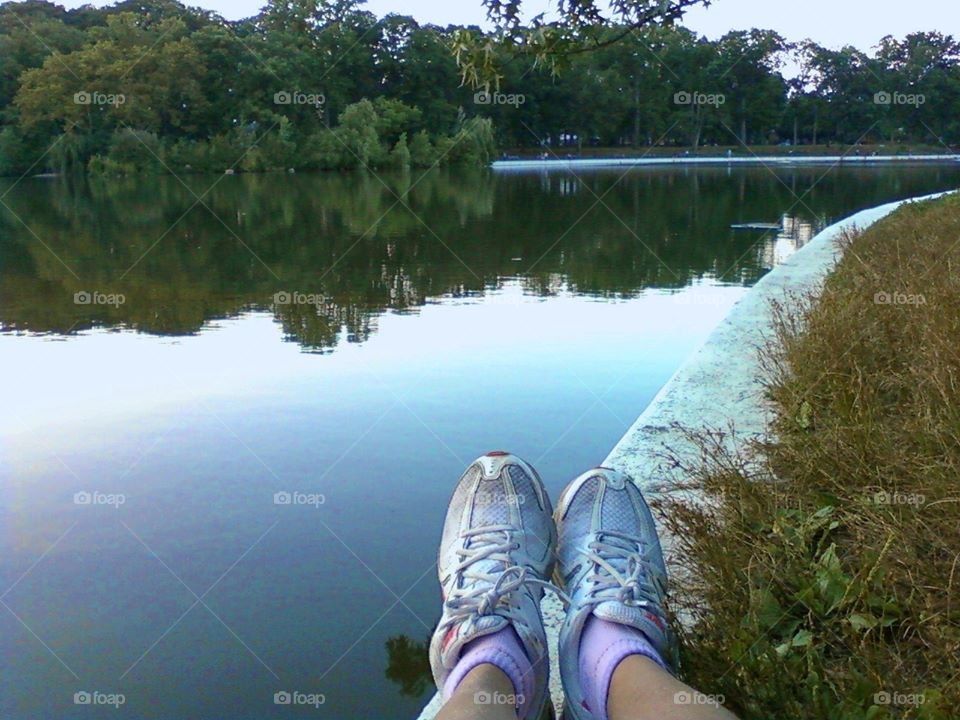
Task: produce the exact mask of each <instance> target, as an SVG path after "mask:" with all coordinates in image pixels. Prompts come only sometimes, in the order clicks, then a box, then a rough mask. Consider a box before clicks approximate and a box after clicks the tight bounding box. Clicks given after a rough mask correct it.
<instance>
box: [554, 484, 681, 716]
mask: <svg viewBox="0 0 960 720" xmlns="http://www.w3.org/2000/svg"><path fill="white" fill-rule="evenodd" d="M556 522H557V527H558V529H559V534H560V538H559V546H558V561H559V562H558V565H557V571H556V582H557V584H558V585H559V586H560V587H561V588H563V589H564V590H565V591H566V592H567V593H568V594H569V595H570V607H569V609H568V610H567V617H566V620H565V621H564V623H563V626H562V627H561V628H560V677H561V679H562V680H563V689H564V692H565V693H566V697H567V702H566V704H565V710H566V711H568V712H569V716H572V717H573V718H574V719H575V720H594V715H593V714H592V713H591V712H590V711H589V710H588V709H587V707H586V705H585V703H584V692H583V690H582V688H581V687H580V637H581V634H582V633H583V628H584V625H585V624H586V622H587V619H588V618H589V617H590V616H591V615H595V616H596V617H598V618H600V619H601V620H606V621H608V622H613V623H619V624H621V625H626V626H629V627H632V628H636V629H637V630H639V631H640V632H642V633H643V634H644V635H645V636H646V638H647V640H649V642H650V644H651V645H652V646H653V647H654V649H655V650H656V651H657V652H658V653H659V655H660V657H661V659H662V660H663V661H664V662H665V663H667V665H669V666H670V667H675V666H676V665H675V657H676V641H675V638H674V636H673V633H672V632H671V631H670V627H669V625H668V623H667V616H666V612H665V610H664V599H665V597H666V583H667V571H666V567H665V566H664V562H663V552H662V551H661V549H660V540H659V538H658V537H657V529H656V525H655V524H654V522H653V516H652V515H651V513H650V508H649V507H647V503H646V502H645V501H644V499H643V495H642V494H641V492H640V490H639V488H637V486H636V485H635V484H634V483H633V481H632V480H631V479H630V478H629V477H628V476H627V475H624V474H623V473H620V472H617V471H616V470H610V469H608V468H596V469H594V470H590V471H588V472H585V473H584V474H583V475H581V476H580V477H578V478H577V479H576V480H574V481H573V482H571V483H570V484H569V485H568V486H567V488H566V489H565V490H564V491H563V493H562V494H561V495H560V502H559V503H558V506H557V512H556Z"/></svg>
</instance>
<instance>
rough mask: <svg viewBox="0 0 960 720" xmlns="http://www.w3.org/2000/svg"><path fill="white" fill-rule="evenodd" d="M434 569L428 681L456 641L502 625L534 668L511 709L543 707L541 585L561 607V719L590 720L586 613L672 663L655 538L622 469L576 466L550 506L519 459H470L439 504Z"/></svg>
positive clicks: (451, 656) (529, 713) (546, 703)
mask: <svg viewBox="0 0 960 720" xmlns="http://www.w3.org/2000/svg"><path fill="white" fill-rule="evenodd" d="M438 568H439V576H440V584H441V587H442V592H443V599H444V602H443V614H442V616H441V619H440V623H439V625H438V626H437V630H436V632H435V633H434V635H433V638H432V641H431V643H430V664H431V668H432V670H433V675H434V679H435V680H436V682H437V685H438V687H441V688H442V687H443V686H444V683H445V681H446V680H447V678H448V677H449V676H450V674H451V673H452V672H453V670H454V668H455V667H456V663H457V661H458V659H459V657H460V654H461V650H462V649H463V648H464V646H465V645H467V644H468V643H470V642H471V641H473V640H477V639H479V638H482V637H485V636H487V635H491V634H493V633H496V632H499V631H500V630H503V629H504V628H507V627H512V629H513V630H514V631H515V632H516V635H517V636H518V637H519V639H520V641H521V643H522V645H523V649H524V650H525V651H526V654H527V656H528V658H529V659H530V661H531V664H532V666H533V668H534V673H533V674H534V676H535V678H534V687H535V691H534V693H533V697H532V698H525V699H524V702H523V706H524V712H523V713H522V715H523V716H526V717H529V718H540V717H543V716H544V715H545V714H547V713H548V712H549V710H550V708H551V705H550V691H549V658H548V651H547V641H546V632H545V630H544V623H543V618H542V615H541V612H540V600H541V598H542V597H543V594H544V591H545V590H549V589H555V590H557V592H558V595H560V597H561V598H562V599H563V600H564V602H565V604H566V605H567V612H566V618H565V621H564V623H563V625H562V627H561V630H560V643H559V655H560V658H559V660H560V662H559V665H560V675H561V679H562V682H563V689H564V693H565V695H566V711H567V712H566V714H567V716H571V715H572V716H573V718H575V720H590V719H592V718H593V714H592V713H591V712H590V710H589V708H588V707H587V704H586V703H585V698H584V690H583V689H582V688H581V686H580V674H579V649H580V638H581V634H582V632H583V628H584V625H585V624H586V622H587V620H588V619H589V618H590V617H591V616H594V617H597V618H600V619H601V620H605V621H607V622H612V623H618V624H622V625H625V626H627V627H630V628H634V629H636V630H639V631H640V632H642V633H643V635H644V636H645V637H646V638H647V640H648V641H649V642H650V644H651V645H652V646H653V647H654V649H655V650H656V651H657V652H658V653H659V655H660V657H661V658H662V659H663V660H664V662H665V663H666V664H667V665H668V666H670V667H671V668H675V664H676V660H675V658H676V642H675V638H674V636H673V634H672V633H671V631H670V629H669V625H668V621H667V617H666V612H665V608H664V600H665V596H666V578H667V576H666V568H665V566H664V561H663V553H662V550H661V548H660V541H659V539H658V536H657V531H656V527H655V525H654V521H653V517H652V515H651V513H650V509H649V507H648V506H647V504H646V502H645V501H644V499H643V495H642V494H641V492H640V490H639V489H638V488H637V486H636V485H635V484H634V483H633V482H632V480H631V479H630V478H629V477H628V476H626V475H624V474H623V473H620V472H617V471H615V470H611V469H608V468H596V469H594V470H590V471H588V472H586V473H584V474H583V475H581V476H579V477H578V478H576V479H575V480H573V482H571V483H570V484H569V485H568V486H567V487H566V489H565V490H564V491H563V493H562V494H561V496H560V501H559V504H558V506H557V509H556V512H555V513H554V512H553V509H552V506H551V503H550V498H549V497H548V495H547V492H546V490H545V488H544V486H543V482H542V481H541V479H540V476H539V475H538V474H537V472H536V470H534V469H533V467H531V466H530V465H529V464H528V463H526V462H524V461H523V460H521V459H520V458H518V457H516V456H515V455H511V454H509V453H506V452H502V451H495V452H491V453H488V454H486V455H484V456H482V457H480V458H478V459H477V460H475V461H474V462H473V463H472V464H471V465H470V466H469V467H468V468H467V470H466V472H465V473H464V474H463V476H462V477H461V478H460V481H459V483H458V484H457V487H456V490H455V491H454V493H453V497H452V499H451V501H450V506H449V508H448V510H447V516H446V521H445V523H444V528H443V536H442V539H441V543H440V552H439V561H438ZM551 578H552V579H553V582H552V583H551Z"/></svg>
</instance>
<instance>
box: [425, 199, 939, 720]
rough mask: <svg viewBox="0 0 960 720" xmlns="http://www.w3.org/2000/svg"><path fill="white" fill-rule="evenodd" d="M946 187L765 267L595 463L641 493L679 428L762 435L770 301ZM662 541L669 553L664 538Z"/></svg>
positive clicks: (845, 226)
mask: <svg viewBox="0 0 960 720" xmlns="http://www.w3.org/2000/svg"><path fill="white" fill-rule="evenodd" d="M949 194H951V193H949V192H947V193H937V194H934V195H926V196H923V197H918V198H911V199H909V200H902V201H898V202H892V203H888V204H886V205H880V206H878V207H875V208H870V209H869V210H862V211H860V212H858V213H856V214H854V215H851V216H850V217H848V218H846V219H844V220H841V221H840V222H838V223H836V224H835V225H831V226H830V227H828V228H826V229H825V230H823V231H822V232H820V233H819V234H818V235H817V236H816V237H814V238H813V239H812V240H811V241H810V242H809V243H807V244H806V245H805V246H804V247H802V248H801V249H800V250H798V251H797V252H796V253H794V254H793V255H791V256H790V258H788V259H787V261H786V262H784V263H783V264H782V265H778V266H777V267H775V268H774V269H773V270H771V271H770V272H769V273H767V274H766V275H765V276H764V277H763V278H761V279H760V281H759V282H757V284H756V285H754V286H753V288H751V290H750V292H748V293H747V294H746V295H745V296H744V297H743V298H742V299H741V300H740V302H738V303H737V304H736V305H734V307H733V309H732V310H731V311H730V313H729V314H728V315H727V317H726V318H724V319H723V320H722V321H721V322H720V324H719V325H718V326H717V327H716V329H715V330H714V331H713V332H712V333H711V334H710V336H709V337H708V338H707V340H706V342H705V343H704V344H703V345H702V346H701V347H700V348H699V349H698V350H696V351H695V352H694V353H693V354H692V355H691V356H690V357H689V358H688V359H687V360H686V361H685V362H684V363H683V365H681V366H680V368H679V369H678V370H677V371H676V373H674V375H673V377H671V378H670V380H668V381H667V383H666V385H664V386H663V388H662V389H661V390H660V392H659V393H657V395H656V396H655V397H654V398H653V400H651V401H650V404H649V405H648V406H647V408H646V409H645V410H644V411H643V412H642V413H641V414H640V417H638V418H637V420H636V422H634V424H633V425H632V426H631V427H630V429H629V430H627V433H626V434H625V435H624V436H623V438H622V439H621V440H620V442H618V443H617V445H616V446H615V447H614V448H613V450H611V451H610V454H609V455H607V457H606V459H605V460H604V461H603V463H602V464H603V465H606V466H609V467H615V468H617V469H618V470H622V471H623V472H626V473H628V474H629V475H631V476H632V477H633V479H634V481H635V482H636V483H637V485H639V486H640V487H641V489H642V490H643V491H644V494H646V495H648V496H651V495H656V494H657V493H658V492H659V491H660V490H661V489H662V488H663V487H664V485H665V484H666V481H668V480H669V479H670V470H671V468H670V467H668V466H667V464H666V462H665V457H664V456H665V455H666V453H667V451H668V449H669V452H670V453H671V454H672V455H674V456H679V457H685V456H692V457H693V458H694V459H696V456H697V455H698V454H699V451H698V450H697V449H696V448H695V447H693V446H691V445H690V444H689V442H688V441H687V440H686V434H685V433H684V429H688V430H704V429H708V430H712V429H722V430H725V431H726V430H730V429H731V428H732V429H733V430H734V431H735V432H733V433H731V434H730V435H728V436H727V441H728V442H729V443H730V444H731V446H732V445H733V444H734V442H742V441H745V440H754V439H759V438H763V437H764V436H765V435H766V433H767V427H768V426H769V420H770V418H771V410H770V408H769V407H767V405H766V403H765V402H764V400H763V396H762V388H761V385H760V383H759V378H760V377H761V368H760V366H759V362H758V357H757V350H758V349H759V348H760V347H761V345H762V344H763V343H764V341H765V340H766V338H767V337H768V335H769V332H770V329H771V316H770V302H771V301H773V300H780V299H784V298H785V297H788V296H790V295H793V294H796V293H803V292H808V291H811V290H817V289H818V288H819V287H821V285H822V283H823V281H824V279H825V278H826V276H827V274H828V273H829V272H830V271H831V270H832V269H833V267H834V266H835V264H836V262H837V260H838V251H837V240H838V239H839V238H840V237H841V236H842V235H843V233H844V232H845V231H847V230H849V229H852V228H859V229H864V228H866V227H868V226H870V225H872V224H873V223H875V222H877V221H878V220H881V219H883V218H884V217H886V216H887V215H889V214H890V213H892V212H893V211H894V210H896V209H897V208H898V207H900V206H901V205H902V204H904V203H907V202H918V201H922V200H933V199H935V198H938V197H943V196H944V195H949ZM579 471H580V469H577V468H571V470H570V472H571V473H575V472H579ZM664 546H665V551H666V553H667V554H668V555H669V539H667V542H665V543H664ZM667 562H668V564H669V562H670V558H669V557H668V558H667ZM542 610H543V615H544V622H545V624H546V625H547V641H548V644H549V646H550V657H551V662H550V665H551V669H550V689H551V694H552V696H553V702H554V705H555V706H556V708H557V710H558V712H559V710H560V708H561V707H562V702H563V691H562V688H561V685H560V672H559V668H558V667H557V633H558V632H559V630H560V625H561V624H562V622H563V608H562V607H561V605H560V603H559V601H558V600H557V599H556V598H555V597H554V596H553V595H552V594H550V595H547V596H546V597H545V598H544V601H543V604H542ZM440 704H441V703H440V698H439V696H436V695H435V696H434V697H433V699H432V700H431V701H430V703H429V704H428V705H427V706H426V708H424V710H423V712H422V713H421V715H420V719H421V720H430V719H431V718H433V717H434V715H436V712H437V710H438V709H439V708H440Z"/></svg>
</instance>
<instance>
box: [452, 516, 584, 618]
mask: <svg viewBox="0 0 960 720" xmlns="http://www.w3.org/2000/svg"><path fill="white" fill-rule="evenodd" d="M515 532H516V528H514V527H512V526H510V525H491V526H488V527H483V528H475V529H473V530H468V531H466V532H465V533H463V535H462V537H463V538H465V539H469V540H470V543H469V545H470V547H466V548H462V549H460V550H457V555H458V556H459V557H460V559H461V560H460V563H459V564H458V565H457V566H456V567H455V568H454V570H453V572H454V575H455V577H457V579H458V582H456V583H455V587H454V589H453V590H451V592H450V595H449V597H448V598H447V601H446V606H447V608H448V609H449V611H450V613H449V615H448V617H447V620H446V622H445V623H443V626H444V627H448V626H450V625H453V624H455V623H457V622H460V621H461V620H465V619H467V618H469V617H471V616H474V615H477V616H481V615H500V616H501V617H504V618H506V619H508V620H509V621H510V622H512V623H517V622H518V621H519V622H521V623H522V620H521V619H520V618H519V617H518V611H519V610H520V605H519V603H518V602H516V601H515V600H514V597H513V595H514V593H516V592H517V591H518V590H520V589H522V588H523V587H524V586H534V587H539V588H542V589H543V590H545V591H546V590H550V591H552V592H554V593H556V594H557V595H558V597H560V599H561V601H563V602H564V604H567V603H568V602H569V599H568V598H567V596H566V595H565V594H564V593H563V592H562V591H561V590H560V589H559V588H558V587H556V586H555V585H553V583H550V582H548V581H546V580H541V579H540V578H536V577H531V576H530V575H529V574H528V570H527V568H526V567H524V566H521V565H516V564H514V560H513V558H512V557H511V556H510V553H511V552H513V551H515V550H519V549H520V544H519V543H518V542H516V541H515V540H514V539H513V534H514V533H515ZM483 560H491V561H494V562H497V563H502V565H503V566H504V569H503V570H499V569H498V570H496V571H493V572H489V571H484V570H482V569H479V568H478V567H477V564H478V563H479V562H480V561H483ZM461 579H462V580H466V581H468V582H466V583H464V582H461V581H460V580H461ZM460 585H466V587H459V586H460Z"/></svg>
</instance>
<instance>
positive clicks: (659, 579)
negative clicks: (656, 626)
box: [580, 531, 666, 617]
mask: <svg viewBox="0 0 960 720" xmlns="http://www.w3.org/2000/svg"><path fill="white" fill-rule="evenodd" d="M647 549H648V546H647V543H646V542H645V541H643V540H642V539H639V538H636V537H632V536H630V535H627V534H625V533H620V532H614V531H606V532H602V533H597V535H596V538H595V539H594V540H593V541H592V542H590V543H589V544H588V545H587V549H585V550H584V549H581V550H580V553H581V554H582V555H584V556H585V557H586V558H587V559H588V560H589V561H590V563H591V564H592V565H593V572H592V573H590V574H589V575H588V576H587V581H588V582H589V583H590V585H591V587H590V590H589V592H588V597H589V598H590V599H591V601H595V602H596V603H600V602H603V601H605V600H616V601H617V602H621V603H624V604H625V605H628V606H630V607H641V608H644V609H645V610H648V611H651V612H653V613H655V614H656V615H658V616H659V617H663V616H664V611H663V597H664V595H665V594H666V577H665V576H664V574H663V571H662V570H661V569H660V568H659V567H657V566H656V565H655V564H654V563H653V562H652V561H651V560H650V558H649V557H648V556H647Z"/></svg>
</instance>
